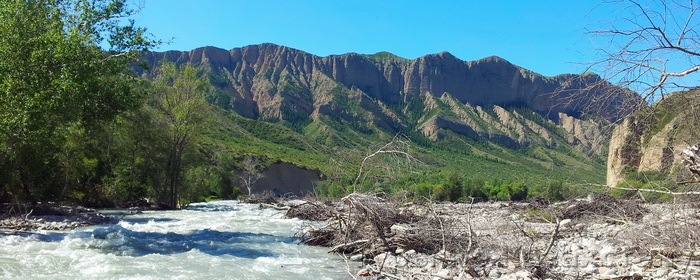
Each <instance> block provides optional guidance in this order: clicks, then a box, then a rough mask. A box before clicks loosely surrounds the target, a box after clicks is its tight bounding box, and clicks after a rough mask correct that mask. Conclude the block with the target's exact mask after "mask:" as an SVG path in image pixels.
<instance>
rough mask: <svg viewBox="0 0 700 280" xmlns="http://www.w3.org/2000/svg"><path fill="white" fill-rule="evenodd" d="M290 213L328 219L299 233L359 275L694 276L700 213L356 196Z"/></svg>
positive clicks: (604, 203) (603, 203) (596, 200)
mask: <svg viewBox="0 0 700 280" xmlns="http://www.w3.org/2000/svg"><path fill="white" fill-rule="evenodd" d="M312 205H313V206H312ZM301 207H304V208H305V210H302V211H300V209H301ZM289 213H291V215H290V214H289ZM289 213H288V215H290V216H296V217H301V216H303V215H300V214H299V213H306V214H305V215H306V216H307V217H306V218H309V216H311V217H321V219H326V220H327V225H326V226H324V227H316V228H313V227H312V228H307V229H306V231H305V232H304V233H303V234H302V235H303V236H302V239H303V240H304V242H307V243H309V244H312V245H323V246H328V247H329V248H330V250H329V251H331V252H334V253H338V254H340V255H343V256H344V257H346V258H347V259H350V260H355V261H356V262H355V263H354V264H355V265H354V268H355V271H357V273H356V275H357V277H359V278H362V277H364V278H386V279H480V278H490V279H540V278H541V279H581V278H586V279H651V278H654V279H696V278H700V249H698V248H699V247H698V243H699V242H700V209H699V208H698V205H697V204H691V203H677V204H645V203H641V202H638V201H621V200H617V199H614V198H611V197H607V196H600V197H591V198H589V199H581V200H572V201H567V202H561V203H557V204H551V205H549V204H542V203H538V202H535V203H503V202H496V203H473V204H469V203H459V204H454V203H435V204H423V205H418V204H404V205H396V204H393V203H390V202H385V201H381V200H378V199H375V198H371V197H362V196H357V197H346V198H345V199H344V200H343V202H342V203H336V204H327V203H309V204H307V205H306V206H296V207H291V209H290V212H289ZM321 213H325V214H321ZM310 214H312V215H310Z"/></svg>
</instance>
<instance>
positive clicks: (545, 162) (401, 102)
mask: <svg viewBox="0 0 700 280" xmlns="http://www.w3.org/2000/svg"><path fill="white" fill-rule="evenodd" d="M143 58H144V61H145V62H146V65H147V66H149V67H150V69H151V70H150V71H143V70H142V71H143V72H141V73H142V74H143V75H144V76H149V75H154V74H155V72H154V70H156V69H157V67H158V65H159V63H161V62H163V61H165V62H174V63H176V64H184V63H192V64H193V65H196V66H197V67H199V68H200V69H201V70H202V72H203V74H204V75H207V77H208V78H209V80H210V81H211V83H212V85H213V87H214V89H215V91H214V92H213V93H211V94H210V96H209V97H208V99H209V101H210V102H211V103H213V104H215V105H218V106H219V107H221V108H224V109H226V110H228V111H233V112H235V113H236V114H238V115H240V116H242V117H244V118H247V119H252V120H256V121H263V122H271V123H278V124H281V125H283V126H286V127H288V128H291V129H292V130H293V131H295V132H296V133H298V134H299V135H300V136H302V137H305V138H306V139H311V141H314V142H315V143H318V144H319V145H323V146H324V147H337V146H339V145H340V146H343V147H347V148H357V147H367V145H368V144H372V143H375V144H376V143H381V142H382V141H386V140H387V139H391V137H392V136H393V135H396V134H405V135H407V136H409V137H410V138H411V140H412V141H414V142H415V143H423V144H422V145H427V143H428V142H432V143H435V144H437V145H441V146H445V145H447V146H449V147H452V148H449V149H452V150H454V151H459V153H460V154H462V155H465V156H467V157H477V158H479V160H471V162H479V161H482V159H484V160H492V161H493V162H496V163H503V162H511V163H512V162H521V163H518V165H522V166H525V165H527V164H525V163H524V162H531V163H535V164H536V165H537V166H541V167H547V168H550V169H552V168H554V166H555V165H557V164H564V165H567V166H569V167H571V168H573V167H575V166H586V167H585V168H586V169H589V170H594V171H595V172H596V174H600V172H599V171H602V170H604V166H603V164H602V163H600V162H597V161H596V160H594V159H591V158H590V157H601V158H604V157H605V156H606V155H605V153H606V152H607V150H606V149H602V148H601V146H603V145H605V144H606V143H607V138H608V137H609V133H608V132H606V131H605V130H602V129H600V128H601V127H602V126H604V124H601V123H608V122H609V120H615V119H616V118H618V117H619V116H620V114H618V113H616V112H617V111H616V110H615V109H616V106H618V105H623V104H625V103H626V102H628V101H629V100H625V97H624V96H622V97H618V98H617V99H612V100H609V102H598V103H597V107H587V104H586V103H587V102H588V101H590V100H594V99H596V98H598V95H601V94H604V93H606V92H605V91H606V90H608V89H610V88H612V87H608V86H610V85H609V84H607V83H606V82H605V81H602V80H601V79H600V77H598V76H597V75H590V74H585V75H575V74H562V75H557V76H551V77H547V76H542V75H540V74H538V73H536V72H534V71H531V70H527V69H525V68H522V67H520V66H517V65H514V64H512V63H510V62H508V61H507V60H505V59H503V58H500V57H497V56H489V57H486V58H483V59H480V60H475V61H463V60H460V59H459V58H457V57H455V56H454V55H452V54H450V53H449V52H440V53H437V54H428V55H425V56H422V57H419V58H416V59H405V58H401V57H398V56H396V55H393V54H391V53H388V52H379V53H375V54H371V55H363V54H357V53H347V54H342V55H329V56H326V57H320V56H316V55H313V54H310V53H307V52H304V51H301V50H296V49H293V48H288V47H284V46H279V45H275V44H269V43H268V44H260V45H250V46H245V47H241V48H234V49H231V50H225V49H220V48H216V47H201V48H196V49H194V50H191V51H187V52H183V51H168V52H151V53H145V54H144V55H143ZM601 84H605V85H603V86H601ZM579 89H581V91H579ZM613 89H614V88H613ZM575 92H579V94H578V95H577V96H574V93H575ZM581 92H582V93H581ZM557 93H559V94H563V95H568V96H564V97H569V99H568V100H566V101H565V102H564V101H559V100H557V99H556V98H555V95H556V94H557ZM591 108H592V109H593V110H589V109H591ZM596 110H597V111H596ZM598 113H600V114H598ZM588 114H590V115H591V116H592V117H586V116H587V115H588ZM596 116H602V118H601V117H596ZM465 141H466V142H465ZM572 148H575V149H577V150H579V151H578V152H574V151H573V150H572ZM501 149H505V150H502V151H501ZM329 150H333V149H329ZM446 151H447V150H446ZM581 152H582V153H581ZM444 153H445V154H446V155H447V154H449V152H444ZM521 156H525V157H526V158H527V159H517V158H518V157H521ZM586 158H588V159H586ZM443 160H446V161H448V162H449V161H451V160H450V159H443ZM569 167H567V168H569ZM552 170H553V169H552ZM537 172H539V171H537ZM595 176H596V177H598V176H599V175H595ZM601 178H602V177H601Z"/></svg>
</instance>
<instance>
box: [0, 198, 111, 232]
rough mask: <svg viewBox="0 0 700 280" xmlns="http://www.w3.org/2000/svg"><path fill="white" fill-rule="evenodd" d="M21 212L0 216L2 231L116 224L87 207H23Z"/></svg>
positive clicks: (11, 211)
mask: <svg viewBox="0 0 700 280" xmlns="http://www.w3.org/2000/svg"><path fill="white" fill-rule="evenodd" d="M21 208H22V209H21V211H20V210H19V208H18V210H14V209H10V210H9V211H4V212H5V214H3V215H0V230H4V231H10V232H12V231H37V230H71V229H75V228H78V227H81V226H90V225H98V224H106V223H112V222H116V220H115V219H114V217H111V216H108V215H103V214H101V213H98V212H97V211H95V210H94V209H90V208H85V207H79V206H78V207H70V206H58V205H44V206H23V207H21Z"/></svg>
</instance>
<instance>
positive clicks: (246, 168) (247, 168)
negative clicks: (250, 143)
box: [238, 156, 263, 196]
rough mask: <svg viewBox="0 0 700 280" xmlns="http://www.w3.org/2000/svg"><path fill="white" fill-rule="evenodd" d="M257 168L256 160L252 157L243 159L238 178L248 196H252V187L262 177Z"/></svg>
mask: <svg viewBox="0 0 700 280" xmlns="http://www.w3.org/2000/svg"><path fill="white" fill-rule="evenodd" d="M258 167H259V163H258V160H257V159H255V158H253V157H252V156H246V157H245V159H243V170H241V173H240V175H238V178H239V179H240V180H241V182H242V183H243V186H244V187H245V188H246V189H247V190H248V196H250V195H251V194H253V185H255V182H257V181H258V180H259V179H260V178H262V177H263V174H262V173H260V170H258Z"/></svg>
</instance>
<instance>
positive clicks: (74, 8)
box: [0, 0, 158, 202]
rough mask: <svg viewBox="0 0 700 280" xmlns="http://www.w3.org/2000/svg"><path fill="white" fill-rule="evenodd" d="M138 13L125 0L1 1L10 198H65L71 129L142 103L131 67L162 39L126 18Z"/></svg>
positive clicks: (1, 105)
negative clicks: (64, 164)
mask: <svg viewBox="0 0 700 280" xmlns="http://www.w3.org/2000/svg"><path fill="white" fill-rule="evenodd" d="M134 12H135V11H134V10H132V9H129V7H128V5H127V4H126V0H103V1H100V0H63V1H59V0H6V1H3V2H2V3H0V162H2V163H0V166H5V167H8V168H7V169H6V170H4V171H3V173H4V174H3V175H2V176H0V178H2V181H0V186H2V187H4V188H5V191H6V192H8V193H10V195H11V196H13V197H15V198H16V199H22V200H29V201H32V202H35V201H37V200H44V199H50V198H55V197H56V196H59V195H61V194H62V193H61V191H60V190H61V189H62V185H63V184H66V183H67V182H65V181H64V180H63V179H64V176H62V175H61V171H60V170H61V168H57V167H58V166H59V165H60V162H59V160H58V156H57V153H59V151H60V150H61V149H62V147H63V146H64V145H63V143H64V142H65V138H66V131H67V130H69V128H70V127H73V129H77V130H81V129H91V128H92V127H94V126H96V125H98V124H99V123H101V122H104V121H108V120H111V119H113V118H114V117H115V116H116V115H117V114H119V113H120V112H123V111H125V110H128V109H131V108H134V107H135V106H136V105H138V104H139V103H140V98H139V97H138V96H137V95H136V94H135V91H134V89H133V87H132V85H133V84H134V79H136V78H135V77H133V75H132V74H131V71H130V70H129V67H130V65H131V63H133V62H134V61H135V59H136V56H137V54H138V52H139V51H143V50H147V49H148V48H149V47H152V46H154V45H156V44H157V43H158V42H156V41H154V40H151V39H149V38H148V36H146V30H145V29H144V28H140V27H137V26H135V24H134V22H133V21H124V19H125V18H128V17H130V16H131V15H133V13H134ZM105 49H106V50H105ZM92 165H93V163H91V162H86V164H85V167H88V168H89V167H91V166H92Z"/></svg>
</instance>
